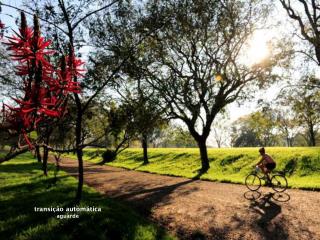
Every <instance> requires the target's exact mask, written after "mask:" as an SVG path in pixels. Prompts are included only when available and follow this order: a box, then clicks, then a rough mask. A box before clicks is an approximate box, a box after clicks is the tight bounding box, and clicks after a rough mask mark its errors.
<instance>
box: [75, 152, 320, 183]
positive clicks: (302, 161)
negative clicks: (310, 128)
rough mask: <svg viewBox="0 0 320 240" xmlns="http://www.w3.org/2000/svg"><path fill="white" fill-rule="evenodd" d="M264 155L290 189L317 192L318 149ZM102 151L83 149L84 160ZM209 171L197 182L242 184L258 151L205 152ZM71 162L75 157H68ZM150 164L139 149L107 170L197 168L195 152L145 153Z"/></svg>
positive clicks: (184, 173) (180, 172) (189, 172)
mask: <svg viewBox="0 0 320 240" xmlns="http://www.w3.org/2000/svg"><path fill="white" fill-rule="evenodd" d="M266 150H267V153H268V154H269V155H271V156H272V157H273V158H274V159H275V160H276V162H277V168H276V170H285V171H286V172H287V174H286V176H287V178H288V183H289V186H290V187H293V188H306V189H320V148H319V147H315V148H308V147H295V148H285V147H273V148H266ZM102 152H103V150H98V149H85V155H84V157H85V159H86V160H89V161H92V162H99V161H101V153H102ZM208 154H209V159H210V165H211V168H210V169H209V171H208V172H207V173H205V174H203V175H202V176H201V177H200V178H201V179H204V180H211V181H220V182H232V183H244V179H245V176H246V175H247V174H248V173H249V172H250V171H252V167H253V166H254V165H255V164H256V163H257V162H258V160H259V154H258V148H224V149H223V148H222V149H208ZM72 157H73V158H75V156H72ZM149 160H150V163H149V164H147V165H143V164H142V162H143V156H142V149H127V150H125V151H124V152H122V153H121V154H120V155H119V156H118V157H117V159H116V160H115V161H114V162H112V163H108V165H110V166H115V167H123V168H128V169H134V170H138V171H146V172H152V173H158V174H166V175H173V176H181V177H187V178H193V177H195V176H196V175H197V174H198V170H199V167H200V158H199V152H198V149H196V148H182V149H181V148H180V149H178V148H177V149H173V148H171V149H170V148H169V149H168V148H167V149H164V148H162V149H161V148H154V149H149Z"/></svg>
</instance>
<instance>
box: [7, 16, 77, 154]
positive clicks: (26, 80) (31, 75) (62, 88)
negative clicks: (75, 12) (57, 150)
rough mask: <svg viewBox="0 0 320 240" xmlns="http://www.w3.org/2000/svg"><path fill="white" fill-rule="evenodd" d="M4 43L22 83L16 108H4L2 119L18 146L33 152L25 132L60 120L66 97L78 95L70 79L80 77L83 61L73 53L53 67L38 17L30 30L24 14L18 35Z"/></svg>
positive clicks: (75, 84)
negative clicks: (18, 137)
mask: <svg viewBox="0 0 320 240" xmlns="http://www.w3.org/2000/svg"><path fill="white" fill-rule="evenodd" d="M5 44H6V45H7V46H8V50H9V51H10V53H11V55H10V56H11V59H12V60H13V61H16V62H17V63H18V66H17V67H16V69H17V71H16V74H17V75H18V76H21V78H22V80H23V94H22V95H23V97H22V98H13V100H14V101H15V102H16V105H17V106H10V105H7V104H4V105H3V109H2V111H3V116H4V120H5V121H6V124H8V125H9V128H10V129H11V130H14V131H16V132H17V133H19V134H20V144H21V143H23V144H25V145H26V144H27V145H28V146H29V148H30V149H32V148H33V143H32V142H31V140H30V138H29V137H28V133H30V132H32V131H34V130H36V129H38V126H43V125H45V124H49V123H50V122H51V121H52V120H54V119H57V118H62V117H63V116H64V114H65V113H66V103H67V96H68V94H70V93H80V91H81V89H80V85H79V83H78V82H74V81H73V79H74V77H75V76H77V77H81V76H82V71H83V70H82V69H81V66H82V65H83V62H82V61H81V60H80V59H77V58H76V57H75V56H74V54H73V51H72V52H71V54H69V56H71V57H62V58H61V60H60V64H59V66H57V67H55V66H53V65H52V64H51V62H50V60H49V56H50V55H52V54H53V53H54V51H53V50H51V49H49V47H50V44H51V41H46V40H45V39H44V38H43V37H42V36H41V32H40V26H39V21H38V18H37V16H34V23H33V29H32V28H29V27H28V25H27V21H26V18H25V15H24V13H23V12H22V13H21V25H20V29H19V32H18V33H15V34H14V35H13V36H12V37H8V41H7V42H5Z"/></svg>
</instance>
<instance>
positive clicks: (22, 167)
mask: <svg viewBox="0 0 320 240" xmlns="http://www.w3.org/2000/svg"><path fill="white" fill-rule="evenodd" d="M49 168H50V171H49V177H44V176H43V174H42V171H41V170H39V169H40V165H39V164H38V163H37V162H36V161H35V160H34V159H32V156H31V154H29V153H28V154H24V155H20V156H19V157H17V158H16V159H14V160H11V161H9V162H6V163H3V164H1V165H0V182H1V185H0V239H6V240H9V239H15V240H22V239H32V240H37V239H39V240H40V239H41V240H45V239H55V240H56V239H59V240H64V239H77V240H78V239H95V240H96V239H111V240H114V239H128V240H133V239H143V240H149V239H150V240H151V239H163V240H164V239H173V238H172V237H170V236H168V235H167V234H166V233H165V232H164V231H163V230H162V229H160V228H158V227H156V226H155V225H153V224H151V223H150V222H148V221H146V220H145V219H143V218H142V217H140V216H139V215H138V214H136V213H135V212H134V211H133V210H131V209H130V208H128V207H126V206H123V205H121V204H119V203H116V202H115V201H113V200H110V199H106V198H104V197H102V196H101V195H100V194H99V193H97V192H95V191H94V190H93V189H92V188H89V187H87V186H85V187H84V192H83V199H84V200H83V201H82V203H81V206H83V207H84V206H95V207H101V208H102V212H97V213H92V212H91V213H87V212H82V213H80V214H79V215H80V217H79V219H63V220H60V219H57V218H56V215H57V214H55V213H52V212H49V213H48V212H47V213H43V212H42V213H39V212H34V207H50V206H52V207H57V206H60V207H66V206H73V205H72V200H73V198H74V194H75V190H76V186H77V181H76V179H75V178H73V177H70V176H68V175H67V174H66V173H65V172H62V171H60V172H59V175H58V180H57V182H55V181H54V177H53V169H54V166H53V165H50V166H49Z"/></svg>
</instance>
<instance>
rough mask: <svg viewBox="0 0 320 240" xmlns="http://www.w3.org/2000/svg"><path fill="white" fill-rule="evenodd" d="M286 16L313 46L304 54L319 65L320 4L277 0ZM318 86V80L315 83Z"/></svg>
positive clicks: (298, 0)
mask: <svg viewBox="0 0 320 240" xmlns="http://www.w3.org/2000/svg"><path fill="white" fill-rule="evenodd" d="M279 1H280V3H281V4H282V6H283V8H284V9H285V10H286V12H287V14H288V16H289V17H290V18H291V19H293V20H294V21H295V22H296V23H298V26H299V29H300V33H301V36H302V38H303V39H304V40H306V41H307V42H309V44H310V45H311V46H312V47H313V48H314V53H311V54H309V53H308V52H305V54H306V55H307V56H308V57H309V58H310V59H312V60H313V61H315V62H316V63H317V64H318V65H320V29H319V18H320V6H319V2H318V1H317V0H308V1H307V0H279ZM316 85H317V86H320V82H319V81H318V82H317V83H316Z"/></svg>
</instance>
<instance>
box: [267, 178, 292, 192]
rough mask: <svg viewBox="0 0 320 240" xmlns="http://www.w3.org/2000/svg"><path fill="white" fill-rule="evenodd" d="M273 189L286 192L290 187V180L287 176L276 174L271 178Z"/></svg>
mask: <svg viewBox="0 0 320 240" xmlns="http://www.w3.org/2000/svg"><path fill="white" fill-rule="evenodd" d="M271 184H272V189H273V190H274V191H276V192H284V191H285V190H286V189H287V187H288V181H287V179H286V177H285V176H283V175H280V174H276V175H273V176H272V178H271Z"/></svg>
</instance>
